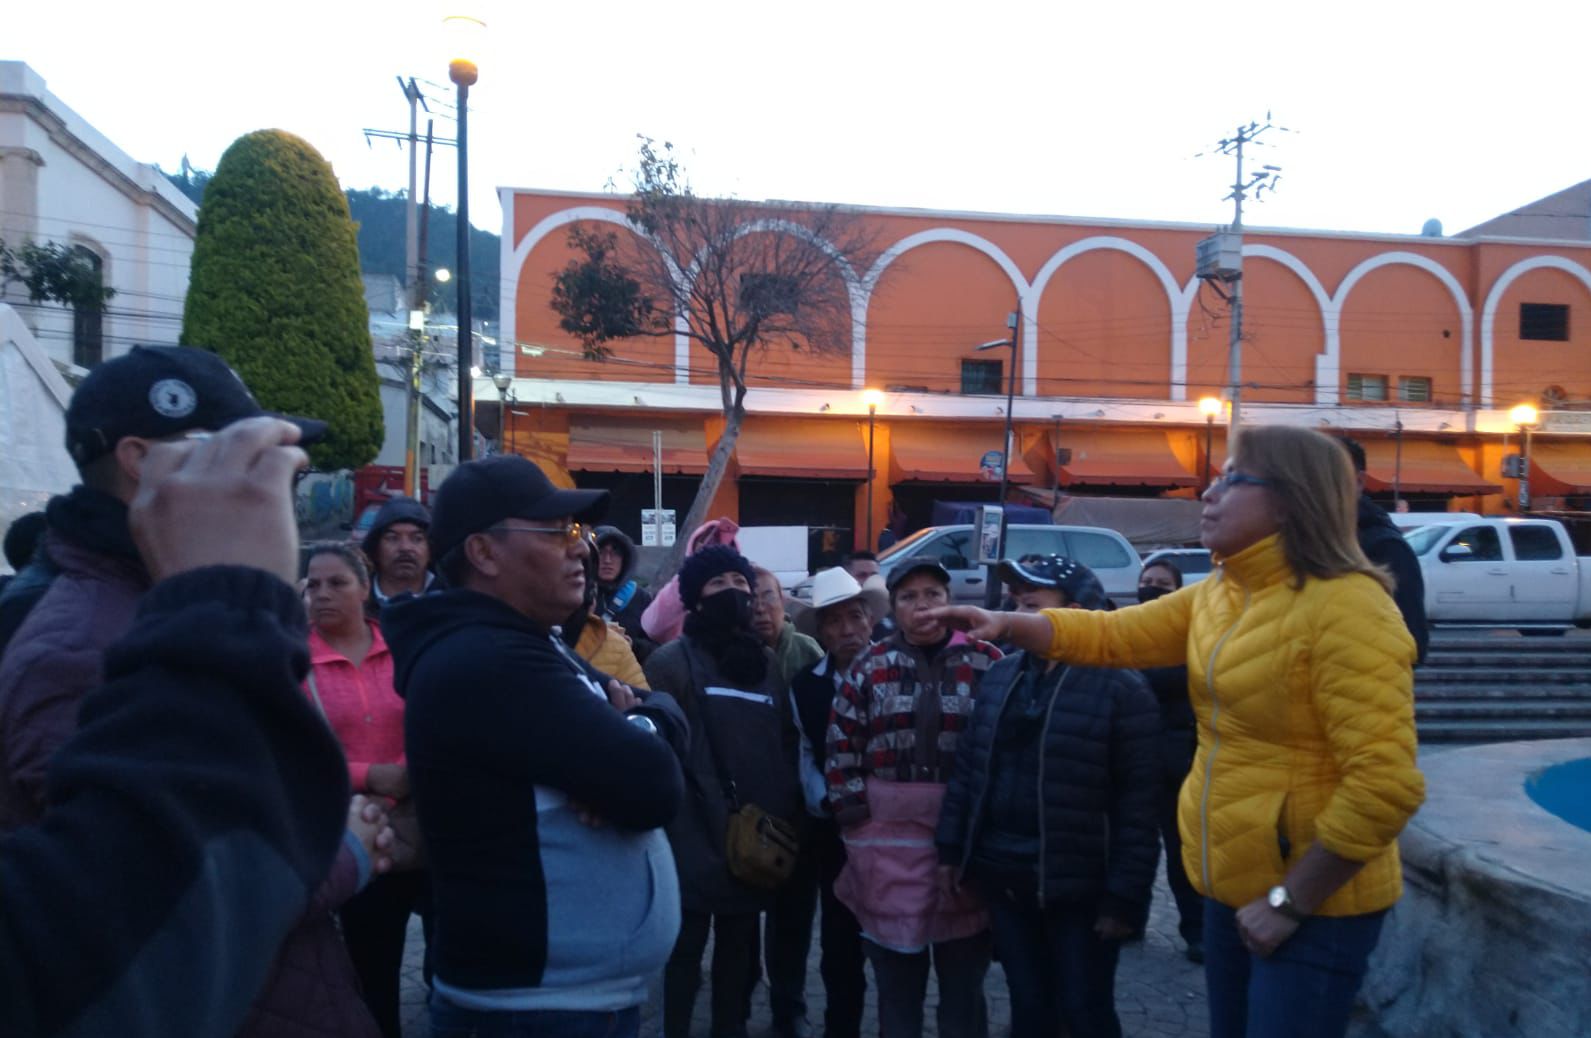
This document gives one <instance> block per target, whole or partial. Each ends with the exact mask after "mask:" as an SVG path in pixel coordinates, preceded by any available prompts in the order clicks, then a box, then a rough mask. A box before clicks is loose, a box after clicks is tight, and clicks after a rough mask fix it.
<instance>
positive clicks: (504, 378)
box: [492, 371, 519, 454]
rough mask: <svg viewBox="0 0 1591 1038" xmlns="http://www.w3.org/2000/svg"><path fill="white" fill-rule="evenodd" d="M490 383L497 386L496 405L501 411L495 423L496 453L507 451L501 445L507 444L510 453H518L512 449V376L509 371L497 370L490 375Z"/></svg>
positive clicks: (513, 398)
mask: <svg viewBox="0 0 1591 1038" xmlns="http://www.w3.org/2000/svg"><path fill="white" fill-rule="evenodd" d="M492 384H493V385H494V386H496V387H497V407H498V409H499V410H500V411H502V415H501V416H500V418H499V421H498V423H497V430H498V431H497V438H498V440H499V441H500V442H499V444H498V448H497V453H499V454H503V453H507V452H505V451H504V450H503V446H504V445H508V446H509V448H510V450H511V451H512V453H515V454H518V453H519V452H518V451H515V450H512V445H513V442H514V400H515V397H514V376H513V375H512V374H510V373H509V372H506V371H499V372H498V373H497V374H495V375H493V376H492Z"/></svg>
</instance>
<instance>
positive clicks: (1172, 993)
mask: <svg viewBox="0 0 1591 1038" xmlns="http://www.w3.org/2000/svg"><path fill="white" fill-rule="evenodd" d="M815 929H816V927H815V926H814V930H815ZM422 940H423V939H422V937H421V935H420V923H419V920H418V919H416V920H413V921H412V924H411V926H410V928H409V942H408V946H407V955H406V956H405V962H404V982H403V1021H404V1027H403V1034H404V1038H429V1035H430V1033H431V1029H430V1026H429V1023H428V1020H427V1017H426V1012H425V983H424V981H423V980H422V979H421V976H420V961H421V954H422V951H421V944H422ZM708 954H709V955H711V949H709V952H708ZM706 961H707V960H706V959H704V962H703V965H704V967H705V965H706ZM869 981H870V983H871V978H869ZM987 992H988V999H989V1033H990V1036H991V1038H1005V1036H1006V1034H1007V1031H1008V1028H1009V1025H1010V1019H1011V1007H1010V1002H1009V1000H1008V999H1007V997H1006V987H1005V974H1004V973H1002V972H1001V970H1000V966H999V964H998V963H996V964H995V965H994V967H993V968H991V969H990V970H989V982H988V986H987ZM937 999H938V993H937V991H936V989H935V985H934V982H933V980H932V979H930V980H929V982H928V1005H929V1011H928V1012H927V1014H926V1019H925V1022H924V1031H923V1033H924V1038H937V1028H936V1025H935V1023H934V1014H933V1011H932V1007H933V1005H934V1004H935V1003H936V1001H937ZM660 1007H661V1002H660V1000H659V998H658V996H657V995H656V993H655V992H654V996H653V999H652V1000H651V1001H650V1002H649V1003H648V1004H647V1006H646V1007H645V1008H644V1009H643V1010H642V1018H641V1034H642V1036H643V1038H657V1035H658V1031H659V1016H660V1014H659V1010H660ZM1116 1008H1117V1010H1118V1012H1119V1013H1120V1014H1121V1023H1122V1032H1123V1034H1124V1035H1126V1036H1127V1038H1205V1036H1206V1035H1208V1034H1209V1023H1208V1021H1207V1019H1206V1018H1205V1012H1204V973H1203V971H1202V970H1201V968H1200V967H1198V966H1196V965H1194V964H1193V963H1191V962H1189V961H1188V960H1187V959H1186V958H1184V957H1183V954H1182V940H1181V938H1179V937H1178V936H1177V910H1176V906H1175V904H1174V903H1173V902H1172V900H1171V891H1170V889H1169V888H1168V887H1167V886H1166V880H1165V872H1164V869H1163V868H1162V870H1161V874H1160V876H1159V877H1158V878H1157V879H1156V882H1155V900H1154V907H1153V909H1152V910H1151V911H1150V914H1149V931H1148V933H1147V935H1146V936H1145V938H1144V940H1142V941H1141V942H1135V943H1133V944H1129V945H1127V946H1126V947H1125V948H1123V949H1122V955H1121V965H1120V968H1119V969H1118V971H1117V976H1116ZM822 1016H823V983H822V981H821V980H820V979H819V977H818V949H817V941H816V937H815V935H814V940H813V948H812V958H811V961H810V962H809V964H808V969H807V1020H808V1021H809V1022H810V1023H811V1024H812V1025H813V1034H814V1038H822V1030H823V1029H822ZM749 1030H750V1032H751V1035H752V1038H763V1036H765V1035H766V1034H768V1032H769V1017H768V999H767V986H766V985H765V984H764V985H759V986H758V988H757V994H756V996H755V997H754V998H753V1000H752V1014H751V1027H750V1029H749ZM877 1033H878V1017H877V1011H876V1006H875V1003H874V996H873V992H872V990H871V988H870V989H869V991H868V997H867V1010H866V1014H865V1015H864V1017H863V1020H862V1034H863V1035H876V1034H877ZM692 1038H707V991H706V984H705V983H704V984H703V990H702V994H701V995H700V996H698V998H697V1000H696V1026H695V1027H694V1028H692Z"/></svg>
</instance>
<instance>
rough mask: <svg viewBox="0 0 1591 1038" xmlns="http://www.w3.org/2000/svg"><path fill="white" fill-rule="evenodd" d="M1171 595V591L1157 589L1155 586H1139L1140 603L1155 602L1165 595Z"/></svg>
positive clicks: (1161, 588)
mask: <svg viewBox="0 0 1591 1038" xmlns="http://www.w3.org/2000/svg"><path fill="white" fill-rule="evenodd" d="M1169 594H1171V591H1170V590H1169V589H1167V588H1163V587H1156V586H1155V585H1153V584H1139V585H1138V601H1139V602H1153V601H1154V600H1155V599H1157V598H1160V597H1162V596H1164V595H1169Z"/></svg>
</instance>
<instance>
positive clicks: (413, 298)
mask: <svg viewBox="0 0 1591 1038" xmlns="http://www.w3.org/2000/svg"><path fill="white" fill-rule="evenodd" d="M411 82H412V80H411ZM432 126H433V123H432V120H430V119H427V120H426V121H425V194H424V203H423V204H424V212H425V219H424V220H417V221H416V224H417V234H416V241H415V253H414V255H415V262H414V280H413V281H412V282H411V283H410V285H409V305H410V307H411V309H410V310H409V371H408V383H409V400H408V403H409V413H408V423H407V425H406V426H405V428H404V444H405V446H404V452H403V492H404V493H405V494H407V495H409V496H410V497H412V498H415V499H416V500H418V499H419V497H420V457H419V455H420V392H421V385H420V376H421V374H422V373H423V371H424V366H425V343H426V337H425V289H426V270H425V268H426V262H425V257H426V245H427V243H428V240H429V239H430V237H431V235H430V228H431V140H432ZM411 211H412V210H411Z"/></svg>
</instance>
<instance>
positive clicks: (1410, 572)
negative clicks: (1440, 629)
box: [1359, 494, 1431, 663]
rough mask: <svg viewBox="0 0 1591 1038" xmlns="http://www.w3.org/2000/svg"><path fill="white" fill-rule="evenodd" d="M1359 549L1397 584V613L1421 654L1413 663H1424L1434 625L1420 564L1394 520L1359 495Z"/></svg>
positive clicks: (1372, 502)
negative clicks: (1428, 614)
mask: <svg viewBox="0 0 1591 1038" xmlns="http://www.w3.org/2000/svg"><path fill="white" fill-rule="evenodd" d="M1359 547H1360V549H1361V550H1363V551H1364V553H1365V555H1366V557H1368V558H1369V559H1370V561H1371V562H1373V563H1375V564H1376V565H1377V566H1383V567H1385V568H1386V570H1387V571H1388V572H1389V573H1391V574H1392V579H1393V580H1394V581H1396V583H1397V587H1395V588H1394V589H1393V591H1392V600H1393V601H1394V602H1396V603H1397V604H1398V612H1400V613H1402V614H1403V623H1404V625H1405V626H1407V627H1408V629H1409V634H1410V635H1412V636H1413V638H1414V647H1415V649H1416V650H1418V652H1419V656H1418V657H1417V658H1416V659H1415V661H1414V662H1415V663H1424V662H1425V651H1426V648H1427V647H1428V646H1429V645H1430V642H1431V625H1430V624H1429V623H1428V622H1427V621H1426V619H1425V576H1424V575H1423V574H1422V573H1421V572H1420V560H1419V559H1417V558H1415V557H1414V549H1413V548H1411V547H1409V542H1408V541H1407V540H1405V539H1404V537H1403V532H1402V531H1401V530H1399V529H1398V528H1397V526H1395V525H1394V524H1393V522H1392V517H1391V516H1389V515H1387V513H1386V510H1385V509H1383V508H1382V507H1381V506H1380V505H1378V504H1376V503H1375V502H1374V501H1372V500H1371V499H1370V495H1369V494H1360V495H1359Z"/></svg>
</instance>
